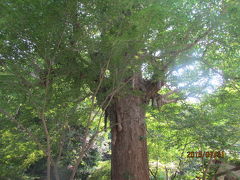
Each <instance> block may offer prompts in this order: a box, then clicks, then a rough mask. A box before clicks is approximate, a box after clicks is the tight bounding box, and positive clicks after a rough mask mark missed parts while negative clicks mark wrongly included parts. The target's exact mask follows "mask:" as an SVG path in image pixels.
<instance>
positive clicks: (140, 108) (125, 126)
mask: <svg viewBox="0 0 240 180" xmlns="http://www.w3.org/2000/svg"><path fill="white" fill-rule="evenodd" d="M129 85H130V86H131V88H130V89H129V92H124V93H121V92H120V93H119V94H118V95H116V96H115V97H114V98H113V100H112V102H111V104H110V106H109V107H108V110H107V111H108V114H109V118H110V124H111V136H112V137H111V138H112V143H111V149H112V159H111V166H112V168H111V179H112V180H126V179H130V180H149V167H148V154H147V142H146V124H145V120H144V118H145V108H144V106H145V104H146V102H147V100H146V89H145V87H144V88H143V86H144V81H143V80H142V78H141V76H136V77H133V80H132V81H131V83H130V84H129ZM135 91H139V92H140V91H141V92H142V93H136V92H135ZM134 92H135V93H134Z"/></svg>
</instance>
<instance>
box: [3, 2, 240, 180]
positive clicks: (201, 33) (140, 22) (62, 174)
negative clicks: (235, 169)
mask: <svg viewBox="0 0 240 180" xmlns="http://www.w3.org/2000/svg"><path fill="white" fill-rule="evenodd" d="M239 22H240V2H239V1H238V0H226V1H215V0H178V1H175V0H168V1H167V0H165V1H160V0H151V1H142V0H121V1H120V0H116V1H113V0H103V1H96V0H91V1H89V0H82V1H79V0H71V1H68V0H34V1H31V0H14V1H13V0H1V2H0V99H1V101H0V179H30V178H34V177H35V178H37V177H45V176H46V175H47V174H49V176H50V175H51V179H57V180H58V179H69V178H70V176H72V178H73V176H75V178H78V179H87V178H90V179H110V164H109V160H110V156H111V155H110V151H111V149H110V146H109V141H110V140H109V139H110V135H109V130H108V129H107V132H104V131H103V130H104V122H103V121H104V110H105V107H106V106H107V105H108V104H109V103H110V101H111V98H109V97H111V95H113V94H114V93H116V92H119V91H120V92H122V94H126V92H128V91H130V88H131V87H130V85H129V84H128V80H129V79H131V77H134V76H135V75H136V74H139V73H140V74H142V76H143V79H144V81H146V82H147V81H149V82H152V83H156V82H161V83H162V84H163V88H161V89H160V90H159V92H158V93H159V95H161V96H164V95H166V94H168V93H169V96H168V98H169V99H170V101H168V102H167V101H164V102H163V101H162V104H157V105H159V106H160V107H156V106H152V104H154V102H151V103H149V104H148V105H147V106H146V107H144V108H145V109H146V111H147V114H146V124H147V127H148V134H147V137H142V138H147V140H148V151H149V161H150V162H149V164H150V172H151V177H152V178H153V179H164V178H166V176H169V177H170V176H171V178H172V179H174V178H175V179H193V178H195V177H197V176H199V177H204V178H207V177H211V176H213V175H214V174H215V173H216V169H214V168H212V170H209V166H208V164H209V163H211V162H210V161H209V158H188V157H187V152H197V151H205V152H206V151H225V153H226V156H225V158H222V159H221V161H224V162H229V161H230V160H232V161H233V162H234V163H237V161H239V154H237V152H239V151H240V144H239V143H240V142H239V137H240V119H239V113H240V112H239V111H240V110H239V107H240V98H239V97H240V63H239V59H240V50H239V49H240V24H239ZM171 92H172V93H171ZM131 93H134V94H136V95H138V96H141V92H139V91H131ZM109 99H110V100H109ZM171 100H172V101H171ZM152 101H154V100H152ZM155 105H156V104H155ZM108 126H109V125H108ZM74 171H76V172H74ZM50 172H51V173H50ZM75 174H76V175H75ZM205 176H206V177H205Z"/></svg>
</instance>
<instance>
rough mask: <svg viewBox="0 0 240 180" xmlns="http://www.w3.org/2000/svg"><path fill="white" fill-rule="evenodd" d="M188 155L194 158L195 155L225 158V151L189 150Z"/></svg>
mask: <svg viewBox="0 0 240 180" xmlns="http://www.w3.org/2000/svg"><path fill="white" fill-rule="evenodd" d="M187 154H188V155H187V157H188V158H194V157H198V158H203V157H206V158H209V157H211V158H212V157H213V158H216V157H218V158H224V156H225V153H224V151H207V152H202V151H198V152H187Z"/></svg>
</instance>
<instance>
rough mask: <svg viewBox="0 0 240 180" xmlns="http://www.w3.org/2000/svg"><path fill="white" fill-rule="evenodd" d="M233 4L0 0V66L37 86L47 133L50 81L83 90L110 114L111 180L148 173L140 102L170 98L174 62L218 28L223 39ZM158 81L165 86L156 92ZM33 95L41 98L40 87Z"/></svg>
mask: <svg viewBox="0 0 240 180" xmlns="http://www.w3.org/2000/svg"><path fill="white" fill-rule="evenodd" d="M235 4H237V1H234V0H233V1H229V2H228V4H227V3H225V2H222V1H214V0H204V1H202V0H201V1H200V0H199V1H198V0H196V1H190V0H189V1H186V0H178V1H174V0H170V1H155V0H153V1H141V0H130V1H129V0H122V1H112V0H104V1H88V0H82V1H78V0H72V1H65V0H59V1H54V0H41V1H40V0H39V1H29V0H18V1H11V0H2V1H1V6H2V9H1V21H0V23H1V27H2V28H1V29H0V38H1V42H0V43H1V44H0V46H1V51H0V58H1V62H0V63H1V66H2V67H3V69H2V71H4V72H10V73H12V74H15V75H16V77H18V78H19V79H18V81H19V82H20V83H22V84H23V85H24V86H27V87H28V88H29V89H32V92H31V93H36V92H39V89H40V90H41V89H42V91H40V93H43V94H45V95H44V96H43V97H44V100H45V101H44V102H43V104H41V103H40V104H36V106H38V105H39V106H41V107H42V109H41V111H40V115H39V116H40V118H41V119H42V122H43V126H44V129H45V133H46V135H47V137H48V133H49V132H48V131H47V126H48V121H47V119H46V117H45V116H46V112H45V110H46V109H47V108H48V104H47V103H49V101H48V100H49V99H50V98H49V97H50V95H51V93H52V91H53V89H54V88H55V89H57V88H56V84H57V85H59V84H60V86H59V88H58V92H59V93H60V94H61V84H64V83H66V84H69V88H73V87H79V89H81V88H82V89H85V90H86V89H87V91H91V92H92V100H93V101H95V97H96V100H97V104H98V106H99V107H101V108H102V110H103V111H104V112H105V119H106V120H107V119H110V128H111V139H112V143H111V149H112V163H111V164H112V172H111V176H112V179H113V180H123V179H141V180H148V179H149V172H148V157H147V144H146V124H145V121H144V117H145V107H146V106H147V105H149V103H150V101H151V103H152V104H153V105H155V106H161V105H163V104H166V103H170V102H174V101H176V100H177V99H169V98H168V96H169V95H171V94H172V93H174V92H175V91H173V84H170V83H169V82H168V80H169V76H170V75H171V74H172V72H173V70H174V67H175V66H180V65H181V64H184V63H187V61H189V59H191V58H189V57H193V55H195V57H201V56H205V55H206V54H207V53H206V52H207V51H208V48H213V49H214V48H216V47H217V45H219V44H220V42H223V39H225V36H224V34H227V36H228V37H229V39H230V38H231V34H233V32H236V31H235V30H233V29H231V27H232V26H230V25H229V24H230V23H231V20H232V19H234V18H232V16H231V14H234V13H236V9H234V5H235ZM229 14H230V15H229ZM234 17H235V16H234ZM231 18H232V19H231ZM225 45H226V44H225ZM210 55H211V54H210ZM24 73H25V74H24ZM53 82H55V84H54V83H53ZM162 88H167V89H168V91H169V92H168V93H167V94H160V93H159V92H160V90H161V89H162ZM69 92H71V91H69ZM74 93H76V91H74ZM74 97H75V96H74ZM76 97H77V96H76ZM38 98H39V102H41V98H42V96H41V94H40V95H39V97H38ZM54 98H55V96H54ZM86 127H87V128H89V124H87V125H86ZM50 140H51V139H49V138H47V144H48V146H47V153H46V154H47V156H48V161H49V162H51V156H50V154H51V150H50ZM77 164H79V161H77V163H76V165H77ZM75 169H76V168H75ZM48 170H49V171H50V168H48ZM75 172H76V171H75V170H74V173H73V174H72V177H71V178H73V177H74V176H75Z"/></svg>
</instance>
